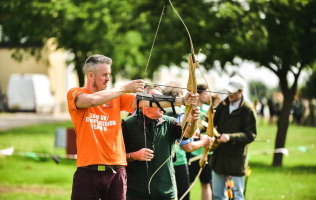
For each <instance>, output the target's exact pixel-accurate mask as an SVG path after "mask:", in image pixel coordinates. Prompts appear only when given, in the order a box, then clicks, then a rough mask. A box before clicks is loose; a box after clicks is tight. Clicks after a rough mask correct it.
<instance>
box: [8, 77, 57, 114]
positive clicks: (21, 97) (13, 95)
mask: <svg viewBox="0 0 316 200" xmlns="http://www.w3.org/2000/svg"><path fill="white" fill-rule="evenodd" d="M7 102H8V109H9V110H10V111H35V112H41V113H47V112H53V110H54V106H55V100H54V97H53V95H52V92H51V88H50V82H49V79H48V77H47V76H46V75H44V74H12V75H11V76H10V79H9V83H8V89H7Z"/></svg>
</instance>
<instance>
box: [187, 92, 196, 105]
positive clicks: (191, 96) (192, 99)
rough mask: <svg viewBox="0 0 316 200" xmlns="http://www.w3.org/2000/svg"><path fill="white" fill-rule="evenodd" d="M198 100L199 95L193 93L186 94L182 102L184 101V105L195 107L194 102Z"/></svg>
mask: <svg viewBox="0 0 316 200" xmlns="http://www.w3.org/2000/svg"><path fill="white" fill-rule="evenodd" d="M198 98H199V94H198V93H196V94H193V92H188V93H186V95H185V96H184V101H185V105H193V106H195V105H196V102H197V100H198Z"/></svg>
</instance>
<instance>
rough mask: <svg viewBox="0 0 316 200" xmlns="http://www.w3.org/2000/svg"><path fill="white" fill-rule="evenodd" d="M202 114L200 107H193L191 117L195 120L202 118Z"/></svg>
mask: <svg viewBox="0 0 316 200" xmlns="http://www.w3.org/2000/svg"><path fill="white" fill-rule="evenodd" d="M200 114H201V111H200V107H196V108H193V110H192V112H191V119H193V120H195V121H196V120H198V119H200Z"/></svg>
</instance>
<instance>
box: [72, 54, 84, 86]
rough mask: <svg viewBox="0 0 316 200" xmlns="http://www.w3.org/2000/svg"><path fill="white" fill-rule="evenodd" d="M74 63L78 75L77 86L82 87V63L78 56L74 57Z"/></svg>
mask: <svg viewBox="0 0 316 200" xmlns="http://www.w3.org/2000/svg"><path fill="white" fill-rule="evenodd" d="M74 61H75V62H74V65H75V69H76V72H77V75H78V80H79V87H84V76H85V74H84V72H83V63H84V62H83V63H82V62H81V60H80V58H79V57H78V56H75V58H74Z"/></svg>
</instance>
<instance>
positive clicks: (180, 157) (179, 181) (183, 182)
mask: <svg viewBox="0 0 316 200" xmlns="http://www.w3.org/2000/svg"><path fill="white" fill-rule="evenodd" d="M167 85H169V86H175V87H166V88H165V89H164V91H163V94H164V95H168V96H172V95H175V96H177V97H180V96H181V95H182V90H181V89H179V88H176V87H180V86H181V85H180V84H179V83H177V82H170V83H167ZM197 89H198V90H201V89H204V90H206V86H205V87H202V88H201V85H197ZM201 96H203V99H206V101H207V100H208V101H210V97H209V95H208V96H207V95H206V97H205V94H203V93H202V95H201V92H199V99H198V101H197V103H196V104H197V106H199V105H198V104H199V101H200V98H201ZM201 105H202V103H201ZM203 108H204V105H202V107H200V111H201V114H202V112H203V111H202V109H203ZM207 109H208V108H207ZM165 110H166V113H165V114H164V115H167V116H170V117H174V118H177V121H178V122H179V123H181V122H182V119H183V116H184V111H183V110H182V108H180V107H179V106H177V107H175V110H176V113H175V114H174V113H173V112H172V109H171V108H165ZM205 112H207V110H206V111H205ZM200 118H201V116H200ZM197 133H199V131H196V133H195V134H197ZM195 136H196V135H195ZM199 136H200V140H198V141H194V138H193V137H191V138H189V139H188V140H182V141H181V143H180V146H179V148H177V150H176V161H175V162H174V163H173V166H174V171H175V176H176V185H177V191H178V195H177V196H178V198H181V197H182V196H183V195H184V193H185V192H186V191H187V190H188V189H189V187H190V175H191V174H190V173H189V166H188V161H187V157H186V152H193V151H195V150H197V149H200V148H202V147H209V146H210V145H211V144H212V143H213V142H214V139H215V138H211V137H209V136H207V135H202V134H201V135H199ZM178 142H179V140H177V143H178ZM202 152H203V148H202ZM198 167H199V165H198ZM208 168H210V167H208ZM204 169H205V168H204ZM198 170H199V169H198ZM209 171H210V173H209V174H210V175H209V176H211V175H212V174H211V170H209ZM202 174H203V172H202ZM202 174H201V176H202ZM204 175H205V174H204ZM195 176H196V174H195ZM195 176H194V177H195ZM207 178H208V177H206V179H207ZM208 180H209V182H208V185H209V191H210V196H209V198H206V199H207V200H208V199H210V197H211V194H212V193H211V186H210V181H211V178H209V179H208ZM192 182H193V181H192ZM203 189H204V188H203V184H202V196H203V198H204V194H205V192H204V193H203ZM203 198H202V199H203ZM183 200H190V192H188V193H187V194H186V196H184V197H183Z"/></svg>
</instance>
